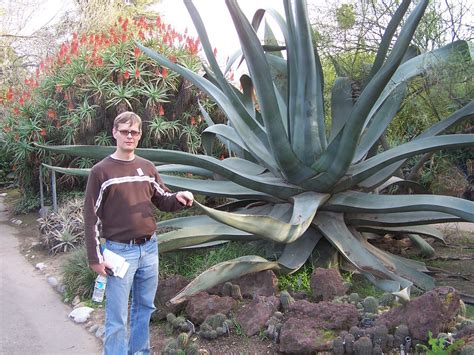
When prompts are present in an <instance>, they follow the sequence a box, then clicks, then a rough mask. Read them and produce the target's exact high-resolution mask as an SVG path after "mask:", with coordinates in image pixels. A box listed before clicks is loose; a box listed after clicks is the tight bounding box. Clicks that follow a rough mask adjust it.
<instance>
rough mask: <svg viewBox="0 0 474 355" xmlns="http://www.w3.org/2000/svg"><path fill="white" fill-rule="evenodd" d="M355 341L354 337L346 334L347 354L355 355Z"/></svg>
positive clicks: (345, 347)
mask: <svg viewBox="0 0 474 355" xmlns="http://www.w3.org/2000/svg"><path fill="white" fill-rule="evenodd" d="M354 341H355V339H354V336H353V335H352V334H351V333H348V334H346V336H345V337H344V349H345V350H346V353H348V354H353V353H354Z"/></svg>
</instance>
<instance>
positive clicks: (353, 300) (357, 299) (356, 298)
mask: <svg viewBox="0 0 474 355" xmlns="http://www.w3.org/2000/svg"><path fill="white" fill-rule="evenodd" d="M360 301H362V299H361V298H360V296H359V294H358V293H357V292H353V293H351V294H350V295H349V302H350V303H352V304H357V303H359V302H360Z"/></svg>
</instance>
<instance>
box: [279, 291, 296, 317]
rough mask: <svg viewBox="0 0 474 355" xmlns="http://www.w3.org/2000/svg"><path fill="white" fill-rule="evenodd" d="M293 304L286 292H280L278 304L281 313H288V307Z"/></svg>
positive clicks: (293, 301)
mask: <svg viewBox="0 0 474 355" xmlns="http://www.w3.org/2000/svg"><path fill="white" fill-rule="evenodd" d="M293 303H295V299H294V298H293V297H291V295H290V294H289V293H288V291H281V292H280V304H281V308H282V310H283V312H285V313H286V312H288V311H289V310H290V306H291V305H292V304H293Z"/></svg>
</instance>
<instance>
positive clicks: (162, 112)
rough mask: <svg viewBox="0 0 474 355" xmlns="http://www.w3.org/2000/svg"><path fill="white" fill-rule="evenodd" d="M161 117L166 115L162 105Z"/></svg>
mask: <svg viewBox="0 0 474 355" xmlns="http://www.w3.org/2000/svg"><path fill="white" fill-rule="evenodd" d="M159 113H160V116H164V115H165V109H164V108H163V106H161V105H160V112H159Z"/></svg>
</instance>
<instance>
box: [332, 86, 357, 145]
mask: <svg viewBox="0 0 474 355" xmlns="http://www.w3.org/2000/svg"><path fill="white" fill-rule="evenodd" d="M353 107H354V102H353V101H352V80H350V79H349V78H346V77H339V78H337V79H336V80H335V81H334V84H333V86H332V91H331V117H332V120H331V137H330V140H331V141H332V140H333V139H334V138H335V137H336V136H337V134H338V133H339V132H340V131H341V130H342V129H343V128H344V125H345V124H346V122H347V120H348V118H349V116H350V114H351V111H352V109H353Z"/></svg>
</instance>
